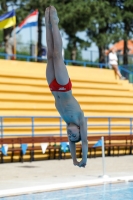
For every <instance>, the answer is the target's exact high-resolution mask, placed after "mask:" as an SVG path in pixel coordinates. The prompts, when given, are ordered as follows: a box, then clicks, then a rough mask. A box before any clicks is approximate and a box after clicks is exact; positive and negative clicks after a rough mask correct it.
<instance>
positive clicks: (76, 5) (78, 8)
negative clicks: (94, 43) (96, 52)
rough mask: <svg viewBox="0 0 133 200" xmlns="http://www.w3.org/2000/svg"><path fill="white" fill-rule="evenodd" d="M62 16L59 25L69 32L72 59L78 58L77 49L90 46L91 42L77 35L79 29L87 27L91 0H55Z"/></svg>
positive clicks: (54, 2)
mask: <svg viewBox="0 0 133 200" xmlns="http://www.w3.org/2000/svg"><path fill="white" fill-rule="evenodd" d="M51 2H52V3H53V5H55V7H56V9H57V11H58V15H59V18H60V23H59V26H60V28H61V29H63V30H64V32H65V33H66V34H67V36H68V37H67V40H68V47H67V49H68V50H69V51H70V55H71V56H70V57H71V60H76V54H77V49H78V48H79V47H80V48H81V49H82V48H83V47H89V46H90V43H89V42H88V41H85V40H84V39H81V38H79V37H78V36H77V33H78V32H79V31H83V30H85V29H86V27H87V24H88V21H89V18H90V17H91V9H90V6H89V5H90V0H87V1H83V0H78V2H77V0H71V1H70V0H63V1H59V0H53V1H51Z"/></svg>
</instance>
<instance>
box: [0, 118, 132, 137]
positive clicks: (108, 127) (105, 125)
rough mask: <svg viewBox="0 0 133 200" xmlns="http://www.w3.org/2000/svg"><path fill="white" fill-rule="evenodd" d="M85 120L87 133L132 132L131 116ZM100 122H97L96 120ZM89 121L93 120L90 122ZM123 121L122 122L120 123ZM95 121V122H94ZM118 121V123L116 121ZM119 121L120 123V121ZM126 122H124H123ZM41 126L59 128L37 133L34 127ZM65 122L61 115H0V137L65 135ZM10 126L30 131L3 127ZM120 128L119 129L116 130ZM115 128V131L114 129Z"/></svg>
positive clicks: (111, 133)
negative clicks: (20, 131)
mask: <svg viewBox="0 0 133 200" xmlns="http://www.w3.org/2000/svg"><path fill="white" fill-rule="evenodd" d="M7 119H8V120H9V119H10V120H11V119H14V124H13V125H11V124H8V123H7ZM16 119H20V121H21V120H22V119H23V120H24V119H25V120H27V119H29V120H30V123H29V122H28V124H27V123H26V124H18V123H16V122H15V120H16ZM36 119H47V120H48V119H49V121H50V119H58V123H44V124H43V123H42V124H38V123H37V122H36V121H35V120H36ZM85 119H86V120H87V127H88V134H89V135H101V136H103V135H114V134H131V135H132V134H133V117H90V116H88V117H85ZM101 119H102V123H100V122H97V121H98V120H100V121H101ZM90 121H93V123H92V122H90ZM123 121H124V124H123V123H122V122H123ZM94 122H95V123H94ZM118 122H119V123H118ZM120 122H121V123H120ZM125 122H126V123H125ZM38 127H41V128H42V129H43V128H44V127H49V128H50V127H55V128H58V129H59V133H58V134H57V133H54V132H52V133H49V134H46V133H44V134H39V133H37V131H36V130H35V129H36V128H38ZM64 127H65V130H66V124H65V123H64V122H63V119H62V118H61V117H56V116H53V117H49V116H0V137H1V138H4V137H19V136H31V137H34V136H44V135H45V136H57V135H58V136H65V135H66V131H65V130H64ZM11 128H19V129H21V128H30V130H31V133H30V134H29V133H25V131H24V133H23V134H20V133H14V134H7V133H6V130H5V129H11ZM92 129H94V130H95V129H98V131H96V130H95V131H92ZM118 129H120V130H118ZM124 129H125V130H124ZM116 130H117V131H116Z"/></svg>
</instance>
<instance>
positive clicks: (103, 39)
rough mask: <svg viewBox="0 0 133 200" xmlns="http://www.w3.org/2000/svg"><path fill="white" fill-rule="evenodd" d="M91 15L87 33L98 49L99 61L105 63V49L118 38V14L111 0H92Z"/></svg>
mask: <svg viewBox="0 0 133 200" xmlns="http://www.w3.org/2000/svg"><path fill="white" fill-rule="evenodd" d="M91 9H92V10H93V17H92V18H91V20H90V21H89V24H88V29H87V35H88V37H89V39H90V40H91V41H93V42H95V43H96V45H97V46H98V49H99V62H100V63H105V49H106V48H107V47H108V45H109V44H110V43H112V42H115V41H117V40H118V39H119V38H120V35H119V34H118V30H119V27H118V24H117V22H118V21H119V20H120V15H119V13H118V9H116V7H114V6H113V3H112V1H111V0H105V1H102V0H93V1H92V2H91Z"/></svg>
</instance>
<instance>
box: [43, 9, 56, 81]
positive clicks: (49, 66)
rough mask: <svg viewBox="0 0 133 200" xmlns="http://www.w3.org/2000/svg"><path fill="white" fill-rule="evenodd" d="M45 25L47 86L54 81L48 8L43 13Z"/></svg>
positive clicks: (52, 48) (52, 46)
mask: <svg viewBox="0 0 133 200" xmlns="http://www.w3.org/2000/svg"><path fill="white" fill-rule="evenodd" d="M45 25H46V41H47V68H46V78H47V82H48V84H50V83H51V82H52V81H53V80H54V79H55V72H54V62H53V53H54V44H53V35H52V26H51V24H50V7H48V8H46V11H45Z"/></svg>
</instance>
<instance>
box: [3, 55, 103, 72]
mask: <svg viewBox="0 0 133 200" xmlns="http://www.w3.org/2000/svg"><path fill="white" fill-rule="evenodd" d="M0 56H2V57H4V58H5V59H8V57H16V58H20V59H21V58H23V59H26V61H28V62H29V61H30V60H33V59H34V60H41V61H46V60H47V59H46V58H42V57H37V56H27V55H21V54H6V53H0ZM64 62H65V64H66V65H68V64H69V63H74V64H82V65H83V66H84V67H86V65H94V66H100V68H102V67H103V66H105V63H94V62H87V61H79V60H67V59H64Z"/></svg>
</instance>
